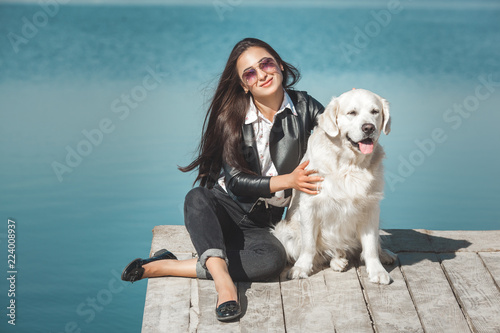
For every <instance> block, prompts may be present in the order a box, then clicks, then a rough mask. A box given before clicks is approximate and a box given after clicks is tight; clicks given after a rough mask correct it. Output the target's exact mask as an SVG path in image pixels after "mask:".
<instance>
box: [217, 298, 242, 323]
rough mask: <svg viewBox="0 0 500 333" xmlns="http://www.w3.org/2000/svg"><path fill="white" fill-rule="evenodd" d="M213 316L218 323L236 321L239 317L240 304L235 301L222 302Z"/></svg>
mask: <svg viewBox="0 0 500 333" xmlns="http://www.w3.org/2000/svg"><path fill="white" fill-rule="evenodd" d="M215 315H216V316H217V320H219V321H230V320H233V319H236V318H238V317H239V316H241V307H240V303H238V302H237V301H228V302H224V303H222V304H221V305H219V306H218V307H217V308H216V309H215Z"/></svg>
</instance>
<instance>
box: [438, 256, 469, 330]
mask: <svg viewBox="0 0 500 333" xmlns="http://www.w3.org/2000/svg"><path fill="white" fill-rule="evenodd" d="M438 260H439V265H440V266H441V269H442V270H443V273H444V275H445V276H446V280H447V281H448V284H449V285H450V288H451V292H452V293H453V296H454V297H455V300H456V301H457V304H458V306H459V307H460V310H461V311H462V314H463V316H464V318H465V321H466V322H467V325H469V329H470V331H471V332H477V330H476V329H475V328H474V325H473V324H472V319H471V318H470V316H469V314H468V313H467V310H466V309H465V306H464V304H463V303H462V300H461V299H460V296H459V295H458V293H457V291H456V290H455V286H454V285H453V282H452V281H451V277H450V275H449V273H448V271H447V270H446V267H445V265H444V264H443V260H442V257H441V256H440V255H438Z"/></svg>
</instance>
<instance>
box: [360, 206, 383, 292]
mask: <svg viewBox="0 0 500 333" xmlns="http://www.w3.org/2000/svg"><path fill="white" fill-rule="evenodd" d="M379 214H380V209H379V208H378V206H377V207H376V208H373V210H372V211H371V213H370V214H369V220H368V221H366V222H363V223H362V225H361V227H360V229H359V231H358V232H359V238H360V241H361V246H362V248H363V252H362V254H361V256H362V258H363V260H364V261H365V265H366V271H367V272H368V278H369V280H370V282H373V283H380V284H389V283H390V282H391V276H390V275H389V273H387V271H386V270H385V268H384V266H382V263H381V262H380V257H379V248H380V236H379Z"/></svg>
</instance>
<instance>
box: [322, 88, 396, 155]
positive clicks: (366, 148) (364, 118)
mask: <svg viewBox="0 0 500 333" xmlns="http://www.w3.org/2000/svg"><path fill="white" fill-rule="evenodd" d="M318 126H319V127H320V128H322V129H323V130H324V131H325V132H326V134H328V135H329V136H331V137H337V136H340V138H341V139H342V142H344V143H345V144H349V145H350V146H351V148H352V149H353V150H354V151H355V152H357V153H362V154H371V153H372V152H373V148H374V147H375V145H376V144H377V142H378V138H379V136H380V133H381V132H382V131H383V132H384V133H385V134H389V132H390V131H391V117H390V114H389V102H387V100H385V99H384V98H382V97H380V96H378V95H377V94H374V93H372V92H371V91H368V90H364V89H353V90H350V91H348V92H345V93H343V94H342V95H340V96H339V97H334V98H332V100H331V102H330V103H329V104H328V105H327V106H326V108H325V111H324V113H323V114H322V115H321V116H320V117H319V119H318Z"/></svg>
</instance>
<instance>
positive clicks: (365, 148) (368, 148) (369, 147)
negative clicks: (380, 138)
mask: <svg viewBox="0 0 500 333" xmlns="http://www.w3.org/2000/svg"><path fill="white" fill-rule="evenodd" d="M359 150H361V152H362V153H363V154H365V155H366V154H371V153H372V152H373V142H370V143H363V142H359Z"/></svg>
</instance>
